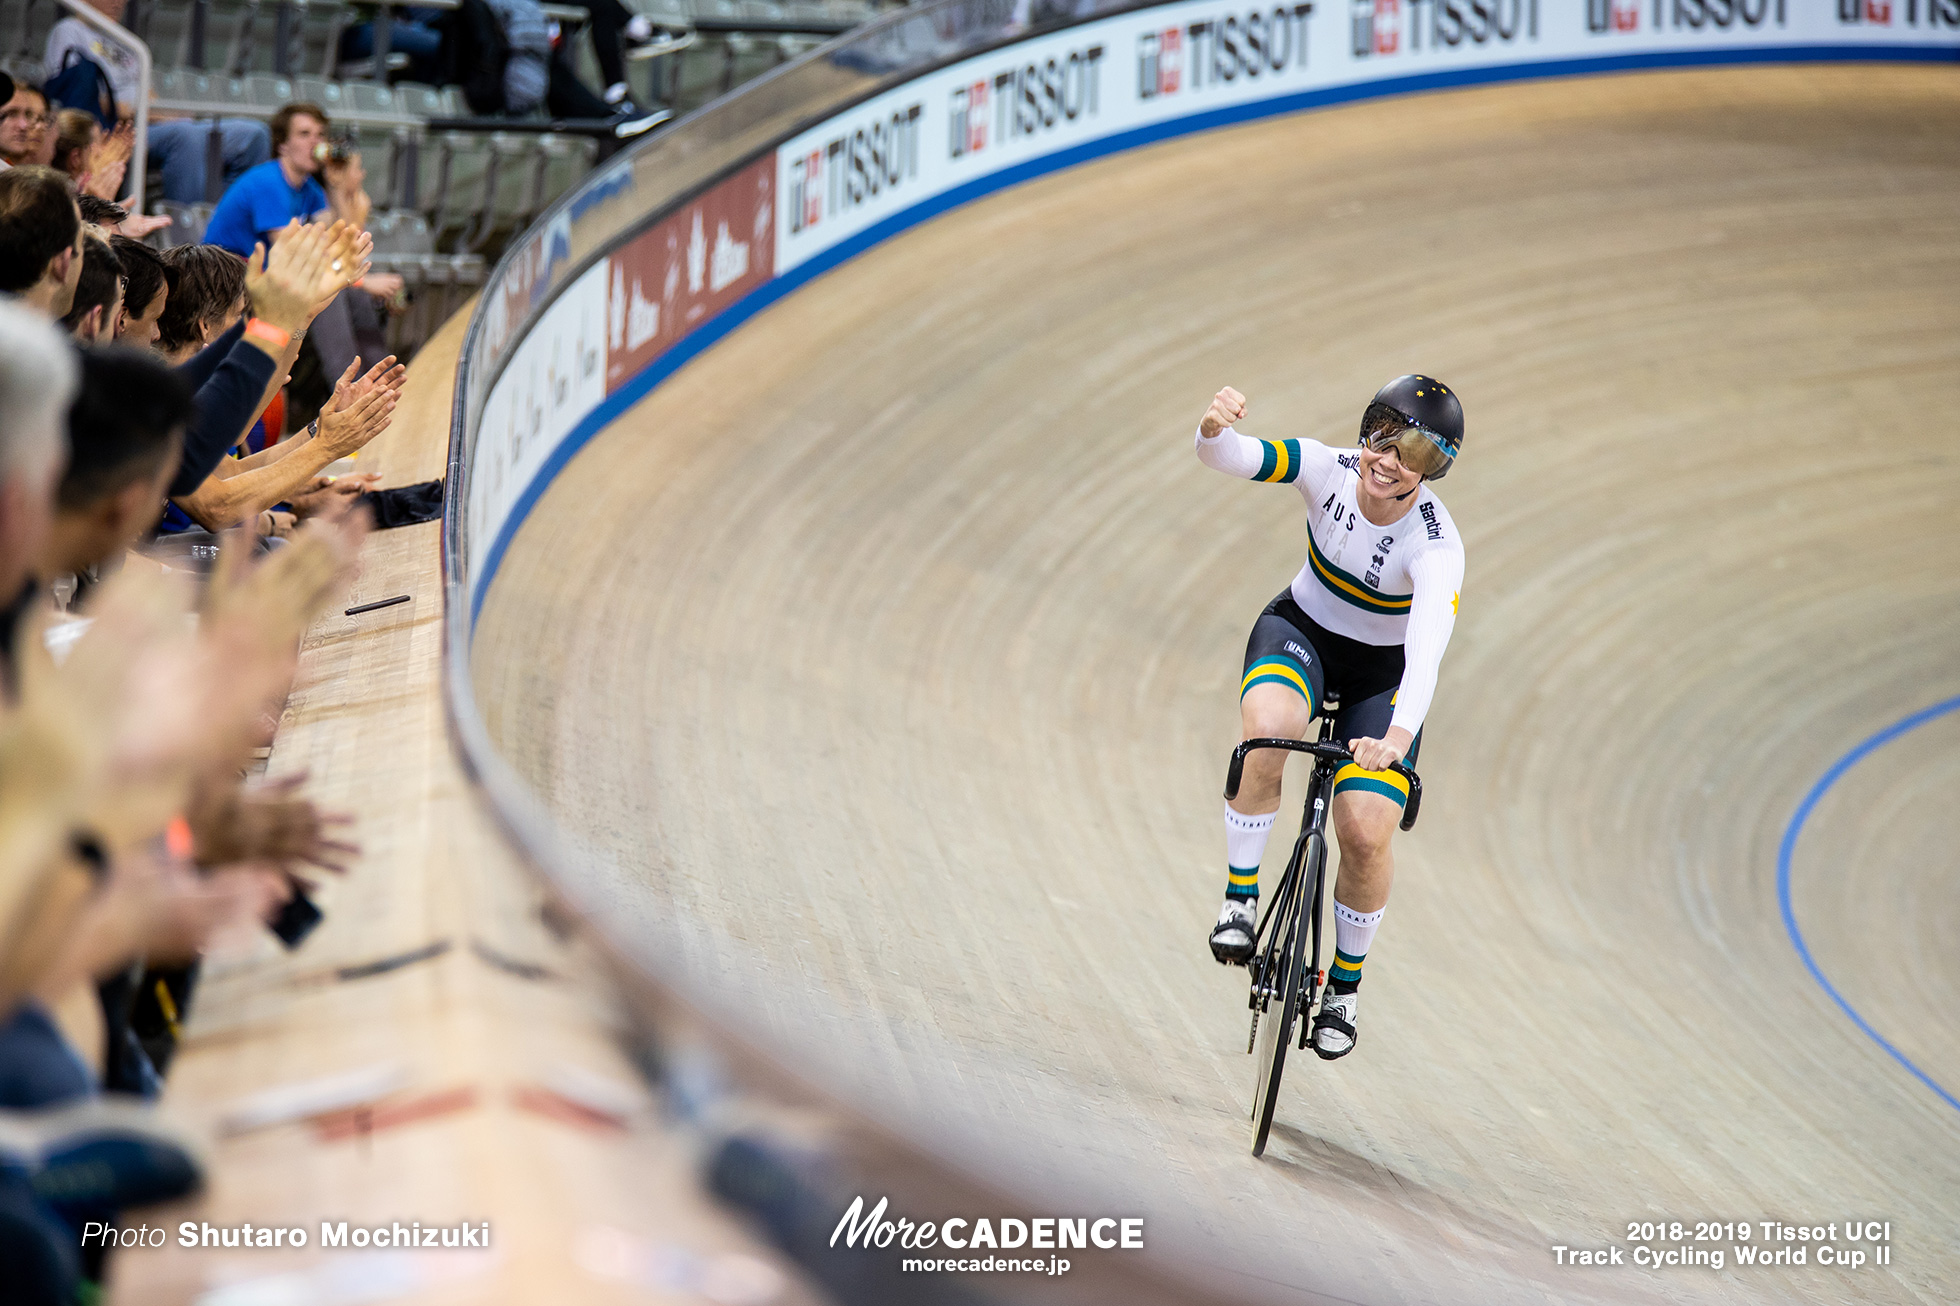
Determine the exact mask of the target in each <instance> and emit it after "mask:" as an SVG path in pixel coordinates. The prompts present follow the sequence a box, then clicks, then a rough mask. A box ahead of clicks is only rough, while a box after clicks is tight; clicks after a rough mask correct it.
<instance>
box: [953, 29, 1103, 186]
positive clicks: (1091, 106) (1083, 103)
mask: <svg viewBox="0 0 1960 1306" xmlns="http://www.w3.org/2000/svg"><path fill="white" fill-rule="evenodd" d="M1102 57H1103V48H1102V47H1101V46H1100V45H1091V46H1088V47H1086V48H1084V49H1081V50H1070V51H1069V52H1068V53H1067V54H1065V55H1057V56H1055V57H1054V58H1052V59H1044V60H1042V61H1041V62H1040V63H1023V64H1020V65H1017V66H1016V67H1013V68H1009V69H1007V70H1006V71H1005V72H999V73H995V74H994V75H993V76H992V77H990V78H985V79H983V80H980V81H976V82H973V83H972V84H971V85H968V86H957V87H954V88H953V90H952V92H951V97H950V98H951V104H950V106H949V108H950V110H951V112H950V114H949V117H950V120H951V128H950V130H949V132H948V136H949V139H948V141H947V144H948V147H949V155H950V157H952V158H955V159H957V158H961V157H963V156H965V155H968V154H978V153H980V152H981V151H983V150H985V149H987V148H988V147H989V146H990V145H992V146H998V145H1000V144H1001V143H1002V142H1004V141H1006V140H1007V139H1008V138H1009V137H1012V136H1035V135H1039V134H1040V133H1042V132H1045V131H1049V130H1052V129H1053V128H1054V127H1056V126H1057V125H1059V124H1062V123H1069V122H1075V121H1077V120H1078V119H1082V118H1094V117H1095V116H1096V115H1097V114H1098V113H1100V112H1101V111H1102ZM990 109H991V112H990Z"/></svg>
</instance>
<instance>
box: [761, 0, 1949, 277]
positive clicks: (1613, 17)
mask: <svg viewBox="0 0 1960 1306" xmlns="http://www.w3.org/2000/svg"><path fill="white" fill-rule="evenodd" d="M1901 45H1925V46H1928V47H1939V46H1944V47H1949V48H1950V47H1953V46H1955V45H1960V0H1295V2H1294V3H1280V4H1261V5H1245V4H1229V3H1225V4H1221V3H1216V2H1215V0H1213V2H1210V3H1186V4H1169V5H1162V6H1158V7H1154V8H1149V9H1140V10H1135V11H1132V12H1130V13H1126V14H1121V15H1118V16H1116V17H1114V18H1107V19H1103V20H1102V21H1099V22H1094V23H1088V24H1085V25H1083V26H1081V27H1072V28H1069V29H1067V30H1066V31H1061V32H1055V33H1053V34H1051V35H1047V36H1042V37H1037V38H1035V39H1033V40H1029V41H1024V42H1021V43H1020V44H1017V45H1011V46H1006V47H1003V48H1002V49H999V50H996V51H994V52H992V53H990V54H985V55H980V56H978V57H976V58H972V59H967V60H964V61H962V62H960V63H958V64H954V65H952V66H950V67H947V68H942V69H940V70H939V71H937V72H933V73H929V74H927V75H925V76H923V77H920V78H918V79H916V80H914V81H911V82H908V83H906V84H905V85H904V86H902V87H899V88H897V89H895V90H890V91H886V92H884V93H883V94H881V95H879V96H877V97H876V98H875V99H871V100H867V101H865V102H864V103H862V104H860V105H858V106H856V107H855V108H853V109H850V110H848V111H846V112H844V113H841V114H838V115H837V116H835V117H833V118H831V119H830V120H829V121H827V122H825V123H823V124H822V125H821V126H817V127H812V128H810V129H809V130H808V131H805V132H804V133H802V134H801V135H800V136H798V137H796V138H795V139H794V140H791V141H789V142H788V143H786V144H785V145H783V146H782V147H781V148H780V149H779V150H778V151H777V152H776V169H777V173H776V176H777V186H776V189H777V194H778V195H780V196H781V197H782V203H781V204H780V205H779V206H778V213H777V228H776V271H777V272H778V273H779V274H780V273H783V272H787V271H790V270H791V269H793V268H796V267H797V266H799V265H800V264H802V263H804V262H806V261H807V260H809V259H811V258H814V257H816V256H817V255H819V254H821V253H823V252H824V251H826V250H828V249H831V248H833V247H835V246H837V245H838V244H840V243H841V242H843V241H846V240H848V239H849V238H850V237H852V236H855V235H857V234H858V233H860V232H863V231H866V230H867V229H869V228H871V227H873V226H874V225H876V224H877V223H878V222H880V221H881V220H883V219H885V218H888V217H891V216H893V215H895V214H899V213H902V212H904V211H905V210H907V209H910V208H912V207H914V206H916V205H919V204H922V203H925V202H926V201H929V200H933V199H935V198H937V197H939V196H943V195H946V194H948V192H953V191H956V190H957V189H958V188H960V187H964V186H968V185H969V184H972V183H980V182H984V180H985V179H986V178H988V177H990V176H992V175H993V174H996V173H1000V172H1002V171H1004V170H1007V169H1011V168H1014V167H1015V166H1016V165H1022V164H1026V163H1028V162H1030V161H1032V160H1037V159H1041V158H1043V157H1045V156H1050V155H1054V154H1057V153H1059V152H1062V151H1066V150H1070V149H1074V148H1078V147H1084V146H1094V145H1095V144H1097V143H1099V142H1109V141H1110V138H1112V137H1119V136H1122V135H1124V134H1126V133H1140V134H1142V135H1143V136H1144V137H1145V138H1147V137H1148V136H1149V135H1151V134H1156V133H1152V132H1151V130H1150V129H1153V128H1169V129H1171V130H1175V127H1176V124H1178V122H1179V121H1180V120H1182V119H1189V118H1192V117H1195V116H1198V115H1204V114H1207V113H1209V112H1211V111H1214V110H1221V109H1226V110H1229V109H1234V108H1249V109H1252V110H1253V111H1255V112H1256V111H1257V109H1258V107H1259V106H1261V105H1262V103H1268V102H1272V103H1270V104H1269V107H1271V108H1273V109H1283V108H1285V107H1287V106H1286V104H1285V101H1286V100H1288V99H1298V100H1300V101H1302V102H1303V103H1310V102H1311V101H1312V99H1314V98H1345V97H1342V96H1341V95H1340V92H1342V91H1343V90H1344V89H1351V90H1352V91H1354V92H1357V93H1361V94H1365V93H1366V92H1367V90H1368V84H1369V83H1372V82H1379V81H1383V80H1387V79H1402V78H1408V77H1412V76H1422V75H1425V74H1431V75H1433V74H1439V73H1440V74H1448V73H1451V72H1462V73H1464V74H1466V77H1465V80H1466V81H1470V80H1476V79H1477V78H1476V76H1475V74H1476V73H1477V72H1478V71H1479V70H1486V71H1487V70H1491V69H1496V68H1501V67H1517V66H1524V67H1525V69H1526V70H1527V71H1528V66H1529V65H1531V64H1540V63H1542V64H1546V65H1550V66H1552V67H1553V68H1557V66H1559V65H1565V66H1567V67H1569V66H1570V64H1571V63H1572V61H1575V60H1597V59H1602V58H1615V57H1619V58H1626V59H1628V60H1629V61H1630V62H1637V61H1639V59H1640V58H1641V56H1649V57H1653V58H1654V59H1656V61H1660V60H1663V59H1665V58H1667V57H1669V56H1678V55H1682V54H1694V53H1696V52H1705V53H1707V54H1710V55H1714V56H1716V57H1719V56H1720V55H1721V53H1722V52H1723V51H1729V52H1734V53H1738V54H1739V53H1740V52H1742V51H1745V50H1746V51H1752V52H1753V51H1766V52H1774V51H1775V50H1777V49H1779V48H1788V49H1790V50H1792V51H1793V52H1794V51H1796V50H1797V49H1799V48H1802V47H1809V48H1811V49H1816V48H1818V47H1829V48H1837V47H1858V46H1870V47H1873V48H1874V53H1875V54H1876V53H1878V52H1879V51H1878V47H1883V46H1894V47H1896V46H1901ZM1842 53H1843V55H1844V56H1846V57H1849V56H1850V55H1851V53H1852V51H1849V50H1845V51H1843V52H1842ZM1163 134H1169V133H1168V132H1165V133H1163ZM1111 143H1113V144H1118V145H1120V144H1122V143H1123V142H1111Z"/></svg>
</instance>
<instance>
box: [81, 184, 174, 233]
mask: <svg viewBox="0 0 1960 1306" xmlns="http://www.w3.org/2000/svg"><path fill="white" fill-rule="evenodd" d="M75 202H76V203H78V204H80V205H81V206H82V221H83V222H89V223H93V224H94V225H96V226H98V227H100V228H102V229H103V230H104V231H106V232H108V233H109V234H110V235H112V236H128V237H129V238H130V239H131V240H142V239H143V238H144V237H145V236H148V235H149V234H150V233H151V232H153V231H161V230H163V229H164V228H165V227H167V226H169V225H170V219H169V218H167V217H165V216H163V215H162V214H155V215H153V216H147V217H145V216H137V217H131V216H130V214H129V210H128V209H125V208H124V207H123V206H122V205H120V204H117V203H115V202H114V201H111V200H105V199H101V198H99V197H97V196H94V195H80V196H77V197H76V201H75Z"/></svg>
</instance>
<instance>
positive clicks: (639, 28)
mask: <svg viewBox="0 0 1960 1306" xmlns="http://www.w3.org/2000/svg"><path fill="white" fill-rule="evenodd" d="M626 36H627V39H628V40H633V41H640V42H646V41H651V40H652V39H653V23H652V21H651V20H650V19H648V18H647V16H646V15H645V14H634V15H633V16H632V17H631V18H629V19H627V20H626Z"/></svg>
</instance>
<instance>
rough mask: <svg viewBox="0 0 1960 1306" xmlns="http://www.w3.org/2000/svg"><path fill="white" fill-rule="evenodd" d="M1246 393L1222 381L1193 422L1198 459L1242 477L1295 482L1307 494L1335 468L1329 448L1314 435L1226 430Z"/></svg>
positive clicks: (1238, 417)
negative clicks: (1260, 435)
mask: <svg viewBox="0 0 1960 1306" xmlns="http://www.w3.org/2000/svg"><path fill="white" fill-rule="evenodd" d="M1245 411H1246V398H1245V396H1244V395H1242V394H1240V393H1239V392H1238V391H1236V390H1234V389H1232V387H1231V386H1226V387H1225V388H1224V389H1223V390H1220V391H1219V392H1218V393H1217V394H1216V395H1214V396H1213V397H1212V401H1211V407H1210V408H1207V409H1206V410H1205V415H1204V419H1203V420H1202V421H1200V422H1199V423H1198V441H1197V447H1198V461H1200V462H1202V463H1203V464H1204V465H1205V466H1207V467H1210V468H1212V469H1213V470H1214V471H1220V472H1224V473H1225V474H1226V475H1227V476H1236V477H1239V478H1240V479H1241V480H1247V481H1268V482H1276V483H1278V484H1281V485H1293V484H1296V483H1297V484H1299V485H1300V486H1301V488H1302V491H1303V492H1304V493H1306V494H1307V496H1308V497H1309V498H1312V497H1313V496H1314V495H1315V494H1318V493H1319V491H1320V487H1321V483H1322V482H1323V481H1324V480H1325V479H1326V478H1327V477H1328V476H1329V475H1330V474H1331V473H1333V472H1335V471H1337V470H1338V469H1339V466H1340V464H1339V462H1338V461H1337V459H1336V458H1335V455H1334V451H1333V450H1331V449H1329V448H1328V447H1327V446H1326V445H1323V444H1321V443H1319V442H1318V441H1314V440H1255V439H1253V438H1251V437H1250V436H1245V435H1241V434H1239V433H1238V432H1237V431H1235V430H1233V429H1232V424H1233V423H1234V422H1239V421H1243V420H1244V419H1245Z"/></svg>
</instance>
